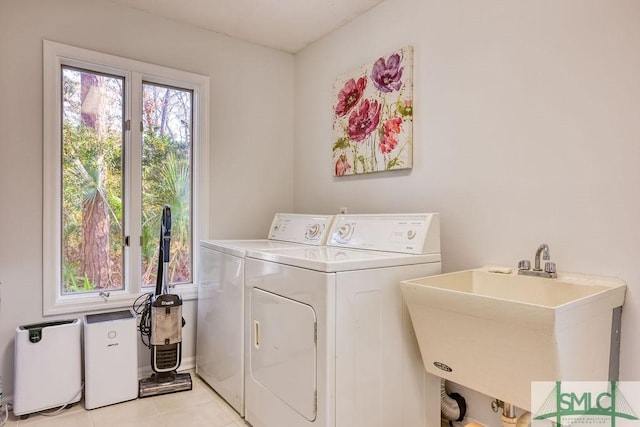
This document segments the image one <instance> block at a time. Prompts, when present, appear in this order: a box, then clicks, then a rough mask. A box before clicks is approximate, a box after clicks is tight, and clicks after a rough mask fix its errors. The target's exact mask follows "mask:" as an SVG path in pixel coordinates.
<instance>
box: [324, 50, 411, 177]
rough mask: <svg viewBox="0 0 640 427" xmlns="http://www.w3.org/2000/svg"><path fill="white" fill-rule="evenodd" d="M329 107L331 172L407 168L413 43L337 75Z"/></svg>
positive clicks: (350, 172)
mask: <svg viewBox="0 0 640 427" xmlns="http://www.w3.org/2000/svg"><path fill="white" fill-rule="evenodd" d="M333 112H334V120H333V134H334V141H333V171H334V176H345V175H356V174H364V173H371V172H380V171H389V170H397V169H410V168H411V167H412V161H413V158H412V154H413V48H412V47H411V46H408V47H405V48H403V49H400V50H398V51H396V52H393V53H391V54H390V55H388V56H382V57H380V58H378V59H377V60H376V61H375V62H373V64H369V65H365V66H364V67H362V68H360V69H359V70H358V71H355V72H351V73H348V74H345V75H344V76H342V77H339V78H338V79H337V80H336V82H335V85H334V104H333Z"/></svg>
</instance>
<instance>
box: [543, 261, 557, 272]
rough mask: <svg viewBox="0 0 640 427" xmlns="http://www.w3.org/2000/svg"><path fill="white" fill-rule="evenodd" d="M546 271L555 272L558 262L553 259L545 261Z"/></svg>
mask: <svg viewBox="0 0 640 427" xmlns="http://www.w3.org/2000/svg"><path fill="white" fill-rule="evenodd" d="M544 271H546V272H547V273H555V272H556V263H555V262H553V261H549V262H545V263H544Z"/></svg>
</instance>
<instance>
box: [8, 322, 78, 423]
mask: <svg viewBox="0 0 640 427" xmlns="http://www.w3.org/2000/svg"><path fill="white" fill-rule="evenodd" d="M81 332H82V330H81V328H80V319H72V320H61V321H57V322H47V323H38V324H32V325H25V326H18V327H17V328H16V340H15V347H14V349H15V362H14V367H15V371H14V374H15V389H14V396H13V413H14V414H15V415H17V416H22V415H28V414H31V413H33V412H38V411H43V410H45V409H51V408H56V407H60V406H63V405H65V404H71V403H75V402H78V401H79V400H80V398H81V397H82V350H81Z"/></svg>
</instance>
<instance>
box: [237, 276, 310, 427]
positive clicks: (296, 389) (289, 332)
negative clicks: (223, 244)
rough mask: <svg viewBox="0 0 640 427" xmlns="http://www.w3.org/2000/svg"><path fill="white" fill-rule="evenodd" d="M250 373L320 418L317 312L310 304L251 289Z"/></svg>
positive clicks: (299, 408) (298, 408) (298, 409)
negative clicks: (317, 394)
mask: <svg viewBox="0 0 640 427" xmlns="http://www.w3.org/2000/svg"><path fill="white" fill-rule="evenodd" d="M249 351H250V354H251V356H250V367H249V369H250V372H251V375H252V377H253V378H254V379H255V381H257V382H258V383H260V384H261V385H262V386H263V387H265V388H266V389H267V390H269V391H271V392H272V393H273V394H274V395H276V396H278V398H279V399H281V400H282V401H283V402H285V403H286V404H287V405H289V406H290V407H291V408H292V409H293V410H295V411H296V412H298V413H299V414H300V415H302V416H303V417H305V418H306V419H308V420H309V421H314V420H315V418H316V410H317V405H316V390H317V381H316V366H317V355H316V313H315V311H314V310H313V308H312V307H311V306H310V305H307V304H303V303H300V302H298V301H294V300H292V299H289V298H285V297H282V296H280V295H276V294H273V293H271V292H266V291H263V290H261V289H257V288H253V289H251V346H250V350H249Z"/></svg>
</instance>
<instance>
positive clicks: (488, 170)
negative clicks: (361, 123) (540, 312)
mask: <svg viewBox="0 0 640 427" xmlns="http://www.w3.org/2000/svg"><path fill="white" fill-rule="evenodd" d="M639 22H640V2H638V1H636V0H611V1H601V0H563V1H556V0H541V1H517V2H516V1H510V0H483V1H475V0H454V1H441V0H387V1H385V2H384V3H382V4H381V5H380V6H378V7H377V8H375V9H373V10H372V11H370V12H368V13H367V14H365V15H363V16H362V17H360V18H358V19H357V20H356V21H354V22H352V23H349V24H347V25H346V26H344V27H343V28H341V29H340V30H338V31H336V32H335V33H333V34H331V35H330V36H329V37H326V38H324V39H323V40H321V41H319V42H317V43H315V44H313V45H311V46H310V47H308V48H306V49H304V50H303V51H302V52H300V53H298V54H297V55H296V57H295V65H296V74H295V78H296V84H295V100H296V118H295V159H294V166H295V187H294V188H295V190H294V198H295V209H296V210H298V211H306V212H314V211H325V210H328V211H332V212H337V210H338V208H339V207H342V206H347V207H349V211H350V212H352V213H356V212H411V211H426V212H431V211H433V212H440V213H441V218H442V254H443V269H444V271H446V272H448V271H454V270H460V269H466V268H472V267H477V266H481V265H484V264H494V263H495V264H506V265H510V266H515V265H516V264H517V261H518V260H520V259H525V258H527V259H531V258H532V257H533V255H534V251H535V249H536V248H537V246H538V244H540V243H542V242H547V243H549V245H550V247H551V255H552V259H553V260H555V261H556V262H557V265H558V269H559V270H561V271H573V272H584V273H591V274H602V275H609V276H618V277H621V278H623V279H624V280H625V281H626V282H627V284H628V292H627V299H626V305H625V308H624V315H623V329H622V356H621V379H623V380H640V365H639V364H638V363H637V362H638V360H640V339H639V337H638V335H637V331H638V327H639V326H640V302H639V298H640V250H639V249H638V248H639V245H640V226H639V225H638V223H639V222H640V166H639V165H640V54H639V53H638V52H640V25H638V23H639ZM405 45H413V46H414V49H415V54H414V63H415V68H414V86H415V88H414V95H415V105H414V113H415V117H414V137H415V138H414V139H415V146H414V167H413V169H412V170H411V171H409V172H400V171H398V172H394V173H382V174H374V175H369V176H357V177H342V178H333V177H332V175H331V173H332V165H331V147H332V144H333V140H332V130H331V126H332V116H331V114H332V105H333V104H334V101H333V99H332V91H333V81H334V79H335V78H336V77H338V76H340V75H342V74H343V73H346V72H349V71H352V70H356V69H358V68H359V67H360V66H361V65H363V64H366V63H370V62H372V61H373V60H375V59H377V58H378V57H379V56H382V55H385V54H388V53H390V52H392V51H394V50H396V49H398V48H400V47H403V46H405ZM496 333H500V332H499V331H496ZM460 345H461V347H463V346H464V343H460ZM481 406H483V408H478V405H477V404H475V406H474V407H473V408H472V409H473V410H475V411H482V410H484V402H483V403H481ZM476 413H478V412H476ZM489 421H491V422H490V424H496V420H495V419H494V420H487V422H489Z"/></svg>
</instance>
